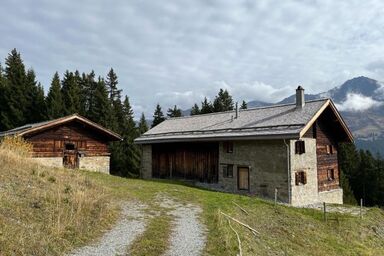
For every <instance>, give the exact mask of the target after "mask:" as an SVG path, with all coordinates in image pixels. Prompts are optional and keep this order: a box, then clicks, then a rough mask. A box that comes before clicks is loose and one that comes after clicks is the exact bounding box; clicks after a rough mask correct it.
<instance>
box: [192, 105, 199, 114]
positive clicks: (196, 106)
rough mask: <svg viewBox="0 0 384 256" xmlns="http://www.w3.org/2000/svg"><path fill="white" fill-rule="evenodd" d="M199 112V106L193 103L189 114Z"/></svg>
mask: <svg viewBox="0 0 384 256" xmlns="http://www.w3.org/2000/svg"><path fill="white" fill-rule="evenodd" d="M199 114H200V108H199V106H198V105H197V104H196V103H195V105H193V107H192V109H191V116H193V115H199Z"/></svg>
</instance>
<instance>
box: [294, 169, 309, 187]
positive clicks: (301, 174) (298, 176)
mask: <svg viewBox="0 0 384 256" xmlns="http://www.w3.org/2000/svg"><path fill="white" fill-rule="evenodd" d="M295 184H296V186H299V185H305V184H307V173H306V172H305V171H298V172H296V173H295Z"/></svg>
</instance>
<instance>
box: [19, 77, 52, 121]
mask: <svg viewBox="0 0 384 256" xmlns="http://www.w3.org/2000/svg"><path fill="white" fill-rule="evenodd" d="M25 88H26V89H25V97H26V99H27V102H26V108H25V111H24V116H25V120H26V122H27V123H36V122H41V121H43V120H46V118H47V115H46V110H47V108H46V105H45V96H44V89H43V87H42V86H41V84H40V83H37V81H36V75H35V72H34V71H33V69H29V70H28V71H27V75H26V87H25Z"/></svg>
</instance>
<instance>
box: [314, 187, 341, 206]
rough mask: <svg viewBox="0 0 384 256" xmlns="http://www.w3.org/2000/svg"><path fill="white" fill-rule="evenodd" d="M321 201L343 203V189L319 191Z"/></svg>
mask: <svg viewBox="0 0 384 256" xmlns="http://www.w3.org/2000/svg"><path fill="white" fill-rule="evenodd" d="M319 202H325V203H328V204H343V189H341V188H339V189H333V190H330V191H324V192H320V193H319Z"/></svg>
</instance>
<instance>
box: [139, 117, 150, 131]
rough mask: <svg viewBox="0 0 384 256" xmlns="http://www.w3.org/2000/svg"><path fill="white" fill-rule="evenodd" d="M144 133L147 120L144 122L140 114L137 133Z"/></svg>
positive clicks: (146, 129)
mask: <svg viewBox="0 0 384 256" xmlns="http://www.w3.org/2000/svg"><path fill="white" fill-rule="evenodd" d="M146 131H148V124H147V120H145V116H144V113H141V117H140V122H139V133H140V135H141V134H144V133H145V132H146Z"/></svg>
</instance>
